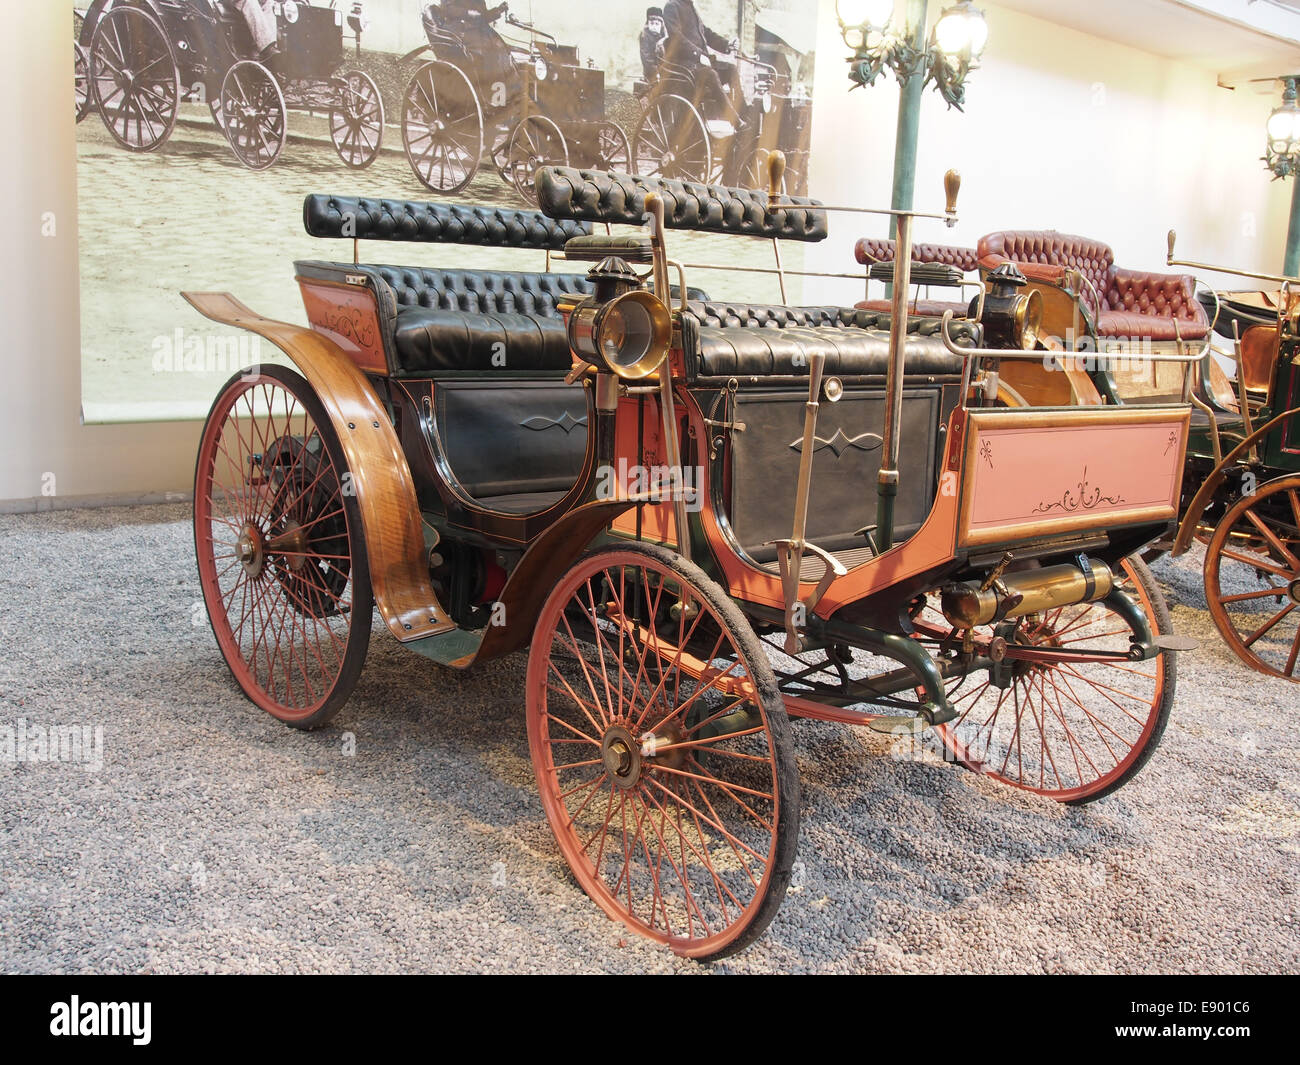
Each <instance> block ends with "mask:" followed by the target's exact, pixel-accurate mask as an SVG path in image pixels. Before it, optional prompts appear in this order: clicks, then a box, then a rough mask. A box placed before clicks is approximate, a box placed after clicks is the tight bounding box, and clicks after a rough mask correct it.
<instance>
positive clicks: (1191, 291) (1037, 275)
mask: <svg viewBox="0 0 1300 1065" xmlns="http://www.w3.org/2000/svg"><path fill="white" fill-rule="evenodd" d="M977 251H978V255H979V265H980V266H981V267H982V268H984V269H986V270H992V269H994V268H995V267H997V266H1000V265H1002V264H1003V263H1005V262H1014V263H1015V264H1016V265H1017V266H1018V267H1019V268H1020V269H1021V271H1022V272H1023V273H1024V275H1025V276H1026V277H1027V278H1029V280H1031V281H1046V282H1048V283H1051V284H1058V285H1059V284H1061V283H1062V281H1063V280H1064V278H1065V272H1066V271H1067V270H1074V271H1077V272H1078V273H1079V274H1081V275H1082V276H1083V277H1084V278H1085V279H1086V280H1087V281H1088V284H1085V285H1083V286H1082V291H1081V292H1080V293H1079V297H1080V299H1081V300H1082V301H1083V304H1084V306H1085V307H1087V308H1088V310H1089V312H1091V313H1092V315H1093V316H1094V318H1095V319H1096V328H1097V335H1098V336H1102V337H1143V338H1148V339H1150V340H1174V339H1176V338H1177V337H1178V336H1181V337H1182V338H1183V339H1184V340H1202V339H1204V338H1205V336H1206V334H1207V333H1209V331H1210V323H1209V320H1208V319H1207V318H1206V316H1205V309H1204V308H1203V307H1202V306H1201V304H1200V302H1199V301H1198V300H1197V299H1196V279H1195V278H1193V277H1192V276H1191V275H1190V274H1154V273H1144V272H1141V271H1138V270H1125V269H1124V268H1123V267H1119V266H1116V265H1115V257H1114V253H1113V252H1112V251H1111V248H1110V245H1109V244H1103V243H1102V242H1101V241H1099V240H1091V239H1089V238H1088V237H1076V236H1073V235H1071V234H1069V233H1058V232H1056V231H1055V230H1006V231H1003V232H1000V233H989V234H987V235H986V236H983V237H980V240H979V246H978V248H977ZM1175 322H1177V327H1176V331H1175V324H1174V323H1175Z"/></svg>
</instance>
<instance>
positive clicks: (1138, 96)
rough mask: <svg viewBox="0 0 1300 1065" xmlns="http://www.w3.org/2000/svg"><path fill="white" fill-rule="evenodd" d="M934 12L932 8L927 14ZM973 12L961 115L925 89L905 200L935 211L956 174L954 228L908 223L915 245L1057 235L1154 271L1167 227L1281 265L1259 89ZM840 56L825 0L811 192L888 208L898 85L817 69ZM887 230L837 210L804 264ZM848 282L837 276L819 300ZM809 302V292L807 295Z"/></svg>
mask: <svg viewBox="0 0 1300 1065" xmlns="http://www.w3.org/2000/svg"><path fill="white" fill-rule="evenodd" d="M899 6H900V7H901V5H899ZM940 6H941V5H940V4H939V3H937V2H932V3H931V4H930V8H931V9H932V12H931V19H933V17H934V12H935V11H936V10H937V9H938V8H939V7H940ZM980 6H981V7H982V8H983V9H984V10H985V12H986V14H987V18H988V24H989V43H988V47H987V49H986V51H985V55H984V59H983V62H982V64H981V68H980V69H979V70H977V71H975V72H974V73H972V74H971V76H970V79H969V82H968V93H967V103H966V110H965V113H962V112H959V111H956V110H952V111H949V110H947V109H946V108H945V105H944V102H943V100H942V98H940V96H939V95H938V93H936V92H934V91H933V90H932V89H930V88H927V89H926V91H925V98H924V99H925V102H924V105H923V109H922V114H921V134H920V146H919V150H918V153H917V194H916V206H917V208H918V209H920V208H927V207H928V208H929V209H932V210H933V209H939V208H941V207H942V204H943V190H942V181H943V173H944V171H945V170H946V169H947V168H949V167H956V168H957V169H958V170H960V171H961V173H962V177H963V187H962V194H961V201H960V204H959V214H960V222H959V224H958V226H957V227H956V228H954V229H952V230H948V229H946V228H945V227H944V225H943V223H941V222H919V223H918V224H917V227H916V233H915V239H916V240H918V241H929V242H939V243H954V244H966V245H971V246H973V245H974V244H975V243H976V241H977V240H978V239H979V237H980V236H981V235H982V234H984V233H987V232H990V231H993V230H997V229H1058V230H1061V231H1063V232H1067V233H1071V232H1072V233H1079V234H1083V235H1086V236H1091V237H1097V238H1099V239H1102V240H1105V241H1107V242H1108V243H1110V244H1111V246H1112V247H1113V248H1114V249H1115V258H1116V261H1117V262H1119V263H1120V264H1122V265H1124V266H1128V267H1132V268H1134V269H1149V270H1163V269H1165V267H1164V255H1165V233H1166V232H1167V231H1168V230H1169V229H1170V228H1175V229H1177V230H1178V232H1179V252H1180V254H1183V255H1185V256H1186V257H1188V258H1193V259H1197V260H1200V261H1203V262H1224V263H1228V264H1231V265H1234V266H1238V267H1246V268H1251V267H1253V268H1259V269H1265V270H1277V269H1280V268H1281V264H1282V252H1283V245H1284V243H1285V240H1286V224H1287V212H1288V209H1289V204H1290V195H1291V182H1290V181H1286V182H1281V181H1279V182H1273V181H1272V180H1271V175H1269V174H1268V173H1267V172H1266V171H1265V170H1264V168H1263V164H1262V163H1260V162H1259V157H1260V155H1262V154H1263V147H1264V145H1263V128H1264V120H1265V119H1266V118H1267V117H1268V113H1269V110H1270V108H1271V107H1273V106H1274V104H1273V102H1272V100H1271V98H1270V97H1267V96H1261V95H1257V94H1255V93H1253V92H1247V91H1244V90H1239V91H1236V92H1233V91H1229V90H1225V89H1220V88H1217V87H1216V84H1215V81H1216V79H1215V75H1214V74H1213V73H1211V72H1209V71H1205V70H1201V69H1198V68H1195V67H1191V66H1188V65H1186V64H1182V63H1176V62H1173V61H1171V60H1167V59H1163V58H1161V57H1159V56H1155V55H1151V54H1150V53H1146V52H1139V51H1136V50H1135V49H1132V48H1126V47H1124V46H1122V45H1118V44H1115V43H1113V42H1111V41H1104V40H1101V39H1099V38H1096V37H1091V36H1087V35H1085V34H1082V33H1078V32H1075V31H1072V30H1067V29H1063V28H1061V27H1059V26H1056V25H1053V24H1051V23H1048V22H1044V21H1042V20H1039V19H1036V18H1032V17H1030V16H1027V15H1022V14H1019V13H1018V12H1013V11H1007V10H1004V9H1001V8H998V7H997V6H995V5H994V4H992V3H987V4H985V3H982V4H981V5H980ZM1234 32H1240V31H1234ZM844 54H846V49H845V47H844V44H843V42H842V40H841V39H840V36H839V29H838V25H837V24H836V21H835V16H834V3H833V0H822V6H821V18H820V26H819V34H818V57H819V59H820V60H821V61H820V62H819V63H818V64H817V76H816V83H815V86H814V92H813V96H814V99H816V100H817V101H818V105H817V113H816V119H815V122H814V125H813V146H812V160H813V163H812V175H811V177H812V182H811V185H812V188H813V190H814V192H815V194H816V195H817V196H819V197H820V198H822V199H823V200H825V201H826V202H828V203H829V202H835V203H846V202H847V203H850V204H856V205H861V206H872V207H885V206H888V204H889V197H890V185H891V178H892V170H893V154H894V124H895V120H896V115H897V106H898V92H897V87H896V85H897V83H896V82H894V81H893V80H892V79H891V80H890V81H889V82H888V83H887V84H885V83H881V82H878V83H877V84H876V86H875V87H874V88H870V89H865V90H863V89H855V90H853V91H852V92H846V91H845V89H846V87H847V85H848V80H847V77H846V75H845V71H844V68H843V67H842V66H841V65H840V64H839V63H834V62H826V60H828V59H831V58H836V59H838V57H840V56H842V55H844ZM886 231H887V220H886V219H884V218H874V217H870V216H866V217H859V218H853V217H851V216H845V215H839V216H836V217H834V218H833V219H832V227H831V238H830V240H828V241H827V242H825V243H824V244H823V245H820V246H818V247H817V248H816V250H814V251H813V252H812V253H811V254H810V260H812V261H814V262H816V263H818V264H819V265H818V266H815V267H813V268H814V269H816V268H821V269H842V268H843V264H844V263H846V262H851V261H852V259H851V257H852V248H853V242H854V239H855V238H856V237H857V236H859V235H863V234H870V235H880V236H883V235H885V233H886ZM1210 280H1211V282H1212V283H1214V282H1216V281H1217V282H1218V283H1221V284H1224V285H1227V284H1231V283H1232V282H1231V280H1230V279H1227V278H1218V279H1215V278H1213V277H1211V278H1210ZM856 291H857V289H856V288H855V287H854V286H853V285H852V284H850V283H845V284H843V285H830V286H827V287H824V288H823V289H822V292H821V293H820V295H832V296H838V298H847V297H849V296H851V295H853V294H854V293H855V292H856ZM817 295H819V293H816V292H814V291H813V290H812V289H811V288H810V289H809V290H807V291H806V293H805V298H809V299H813V298H815V297H816V296H817Z"/></svg>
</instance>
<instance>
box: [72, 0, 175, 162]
mask: <svg viewBox="0 0 1300 1065" xmlns="http://www.w3.org/2000/svg"><path fill="white" fill-rule="evenodd" d="M88 78H89V86H88V93H89V98H90V100H91V102H93V104H94V107H95V109H96V110H97V111H98V112H99V117H100V118H101V119H102V120H103V123H104V126H105V127H106V128H107V129H108V132H109V133H110V134H111V135H112V137H113V139H114V140H115V141H117V142H118V144H120V145H122V147H124V148H126V149H127V150H128V151H132V152H152V151H154V150H155V149H157V148H159V147H161V146H162V145H163V144H164V143H165V142H166V140H167V138H168V137H170V136H171V133H172V130H173V129H175V128H176V118H177V116H178V115H179V113H180V99H181V86H180V70H179V69H178V67H177V65H176V56H175V54H174V53H173V51H172V45H171V41H170V40H169V39H168V37H167V34H166V33H165V32H164V30H163V28H162V25H161V24H160V23H159V22H158V20H157V19H156V18H154V16H153V15H152V14H150V13H149V11H147V10H145V9H144V8H138V7H115V8H110V9H109V10H107V11H105V12H104V13H103V14H102V15H101V16H100V18H99V20H98V22H97V23H96V24H95V29H94V32H93V33H92V34H91V38H90V68H89V73H88ZM119 122H120V123H121V126H122V128H121V131H120V132H119V131H118V128H117V127H118V123H119ZM133 126H134V129H135V136H134V137H132V135H131V130H132V128H133ZM146 130H147V132H146Z"/></svg>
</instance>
